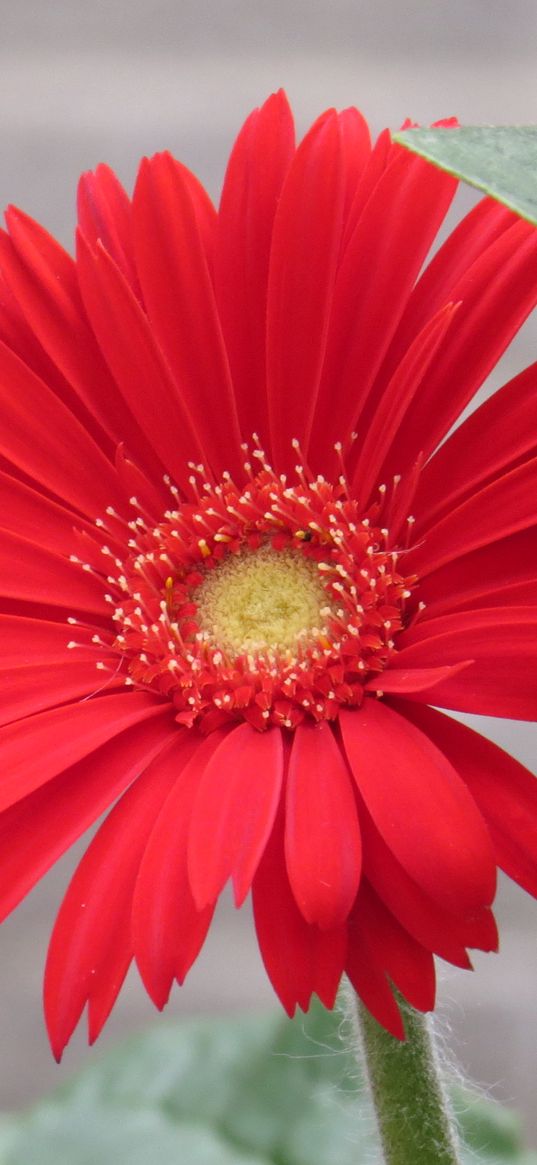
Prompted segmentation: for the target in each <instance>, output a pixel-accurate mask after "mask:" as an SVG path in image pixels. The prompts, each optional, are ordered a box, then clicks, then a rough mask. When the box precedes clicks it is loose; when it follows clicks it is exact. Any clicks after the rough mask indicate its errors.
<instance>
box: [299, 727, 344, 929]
mask: <svg viewBox="0 0 537 1165" xmlns="http://www.w3.org/2000/svg"><path fill="white" fill-rule="evenodd" d="M285 857H286V863H287V872H288V874H289V881H290V883H291V886H292V889H293V894H294V896H295V899H296V902H297V905H298V906H299V908H300V910H301V912H302V914H303V915H304V918H305V919H306V921H307V922H310V923H316V924H317V925H318V926H320V927H322V928H323V929H326V928H329V927H334V926H338V925H340V924H341V923H342V922H344V921H345V919H346V918H347V915H348V913H349V911H350V909H351V906H352V904H353V902H354V899H355V897H356V893H357V890H358V885H359V882H360V870H361V842H360V829H359V825H358V817H357V814H356V806H355V803H354V795H353V790H352V784H351V777H350V773H349V771H348V768H347V765H346V762H345V759H344V757H343V755H342V752H341V749H340V746H339V744H338V742H337V741H336V738H335V736H334V734H333V732H332V729H331V727H330V725H329V724H328V723H327V722H326V721H324V722H322V723H320V724H318V725H315V726H310V725H299V727H298V728H297V729H296V730H295V735H294V740H293V745H292V750H291V757H290V761H289V774H288V785H287V800H286V819H285Z"/></svg>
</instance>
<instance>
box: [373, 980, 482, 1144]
mask: <svg viewBox="0 0 537 1165" xmlns="http://www.w3.org/2000/svg"><path fill="white" fill-rule="evenodd" d="M353 1001H354V1008H355V1011H356V1016H357V1020H358V1025H359V1029H360V1034H361V1042H362V1046H363V1051H364V1056H365V1061H366V1067H367V1075H368V1078H369V1085H370V1089H371V1094H372V1098H373V1103H374V1106H375V1110H376V1116H377V1121H378V1126H379V1132H380V1138H381V1141H382V1147H383V1150H384V1157H385V1161H386V1165H459V1161H460V1158H459V1156H458V1153H457V1138H456V1132H455V1129H454V1121H453V1118H452V1117H451V1114H450V1112H449V1104H448V1101H447V1098H446V1095H445V1092H444V1089H443V1086H442V1082H441V1079H440V1073H439V1067H438V1062H437V1057H436V1052H435V1048H434V1044H433V1042H432V1033H431V1031H430V1027H429V1024H428V1021H427V1019H426V1017H425V1016H423V1015H421V1013H420V1012H417V1011H414V1009H413V1008H412V1007H409V1005H408V1004H406V1003H405V1002H404V1001H403V1000H401V999H400V998H399V999H398V1002H399V1004H400V1006H401V1012H402V1015H403V1021H404V1025H405V1031H406V1037H407V1038H406V1041H405V1042H404V1043H403V1042H401V1041H399V1040H396V1039H395V1038H394V1037H393V1036H391V1035H390V1034H389V1032H387V1031H385V1030H384V1028H383V1027H381V1026H380V1024H378V1023H377V1021H376V1020H375V1019H373V1017H372V1015H370V1014H369V1012H368V1011H367V1009H366V1008H365V1007H364V1005H363V1004H362V1003H361V1002H360V1001H359V1000H357V999H356V996H355V995H354V992H353Z"/></svg>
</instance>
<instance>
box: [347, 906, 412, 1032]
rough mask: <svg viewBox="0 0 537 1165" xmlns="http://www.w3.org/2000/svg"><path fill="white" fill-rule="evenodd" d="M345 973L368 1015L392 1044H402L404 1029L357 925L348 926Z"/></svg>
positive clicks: (384, 978) (397, 1008) (377, 965)
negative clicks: (389, 1035) (383, 1031)
mask: <svg viewBox="0 0 537 1165" xmlns="http://www.w3.org/2000/svg"><path fill="white" fill-rule="evenodd" d="M345 971H346V973H347V975H348V976H349V979H350V981H351V983H352V986H353V987H354V990H355V991H356V994H357V995H359V997H360V999H361V1000H362V1002H363V1003H365V1006H366V1007H367V1010H368V1011H369V1012H371V1015H372V1016H373V1017H374V1018H375V1019H376V1021H377V1023H380V1025H381V1027H384V1028H386V1031H388V1032H390V1034H391V1035H392V1036H394V1037H395V1039H396V1040H404V1038H405V1029H404V1027H403V1020H402V1018H401V1013H400V1011H399V1007H398V1006H397V1003H396V1001H395V999H394V997H393V994H392V990H391V988H390V986H389V983H388V980H387V978H386V975H385V972H384V971H383V969H382V964H381V963H379V962H378V961H377V959H376V958H375V956H374V954H373V951H372V950H371V947H370V946H369V943H368V940H367V935H366V934H365V933H364V931H363V929H362V928H361V927H360V925H359V923H358V922H356V921H355V922H354V925H353V926H352V927H351V926H350V925H349V950H348V954H347V961H346V963H345Z"/></svg>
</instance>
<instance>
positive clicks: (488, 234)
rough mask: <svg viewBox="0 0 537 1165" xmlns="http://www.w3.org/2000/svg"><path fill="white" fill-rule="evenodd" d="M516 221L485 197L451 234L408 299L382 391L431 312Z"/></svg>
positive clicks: (381, 381)
mask: <svg viewBox="0 0 537 1165" xmlns="http://www.w3.org/2000/svg"><path fill="white" fill-rule="evenodd" d="M517 221H518V219H517V216H516V215H514V214H513V212H512V211H510V210H507V208H506V207H505V206H501V205H500V204H499V203H498V202H496V201H495V200H494V199H492V198H482V199H481V201H480V202H478V204H477V206H474V207H473V208H472V210H471V211H470V212H469V214H467V215H465V217H464V218H463V219H462V220H461V222H459V223H458V225H457V226H456V227H455V230H453V231H452V232H451V233H450V234H449V235H448V237H447V239H446V240H445V242H443V243H442V245H441V246H440V247H439V248H438V250H437V251H436V253H435V255H433V257H432V259H431V260H430V262H429V263H428V264H427V266H426V268H425V270H424V271H423V274H421V275H420V278H419V279H418V282H417V283H416V286H415V287H414V289H413V291H412V294H411V296H410V298H409V300H408V304H407V307H406V309H405V312H404V315H403V318H402V320H401V323H400V324H399V327H398V328H397V331H396V333H395V336H394V339H393V342H392V344H391V345H390V348H389V351H388V355H387V357H386V360H385V362H384V365H383V368H382V372H381V375H380V377H379V384H378V390H379V391H380V392H381V391H383V385H384V384H387V382H388V380H389V378H390V377H391V376H393V373H394V371H395V369H396V368H397V367H398V365H399V363H400V361H401V359H402V357H403V356H404V354H405V352H406V351H407V348H408V347H409V345H410V344H411V343H412V341H413V339H414V336H417V335H418V333H419V332H420V331H421V330H422V328H423V327H424V326H425V324H426V323H427V321H428V320H429V319H430V318H431V316H432V315H434V314H435V313H436V312H437V311H439V310H440V308H442V307H444V305H445V304H446V303H448V302H449V300H453V298H454V295H453V292H454V288H455V287H457V286H458V285H459V283H460V280H461V279H462V277H463V276H464V275H465V274H466V272H467V271H468V270H469V268H470V267H472V265H473V264H474V263H475V262H476V260H478V259H479V258H480V257H481V256H482V255H483V254H484V253H485V251H486V250H487V248H488V247H490V245H491V244H492V243H494V242H495V240H496V239H498V238H500V237H501V236H502V235H503V234H504V233H505V232H506V231H507V230H509V228H510V227H512V226H513V224H514V223H516V222H517Z"/></svg>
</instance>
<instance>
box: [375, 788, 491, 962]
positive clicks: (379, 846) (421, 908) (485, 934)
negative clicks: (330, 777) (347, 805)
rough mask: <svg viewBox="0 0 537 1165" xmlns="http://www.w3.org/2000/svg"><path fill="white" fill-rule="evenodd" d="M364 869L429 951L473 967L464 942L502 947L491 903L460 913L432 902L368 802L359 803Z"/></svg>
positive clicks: (392, 909)
mask: <svg viewBox="0 0 537 1165" xmlns="http://www.w3.org/2000/svg"><path fill="white" fill-rule="evenodd" d="M360 821H361V824H362V829H363V841H364V870H366V872H367V878H368V881H369V882H370V883H371V884H372V886H373V887H374V888H375V890H376V892H377V894H378V895H379V897H380V898H381V899H382V901H383V902H384V903H385V904H386V906H387V907H388V909H389V910H390V912H391V913H392V914H393V915H394V917H395V918H397V919H398V920H399V922H400V923H401V925H402V926H403V927H404V928H405V930H407V931H408V933H409V934H411V935H413V937H414V938H415V939H417V941H418V942H419V943H420V944H421V945H422V946H424V947H425V948H426V949H427V950H430V951H433V952H434V953H435V954H437V955H440V956H441V957H442V958H443V959H446V960H447V962H449V963H454V964H455V966H457V967H470V966H471V963H470V960H469V959H468V956H467V954H466V951H465V949H464V948H465V947H477V948H478V949H479V950H486V951H489V950H497V949H498V935H497V932H496V927H495V923H494V918H493V916H492V914H491V912H490V910H488V909H487V908H486V907H482V908H481V909H480V910H478V911H473V912H471V913H469V914H462V915H455V914H452V913H449V912H448V911H447V910H444V909H443V908H442V907H441V906H439V905H438V903H437V902H433V899H432V898H429V897H428V896H427V895H426V894H424V892H423V890H422V889H420V887H419V886H418V885H417V883H416V882H414V881H413V880H412V879H411V878H410V877H409V876H408V874H407V873H406V871H405V870H404V869H403V867H402V866H401V865H400V863H399V862H398V861H397V860H396V858H395V857H394V855H393V853H392V852H391V850H390V849H389V848H388V846H387V845H386V843H385V842H384V841H383V840H382V837H381V835H380V833H379V832H378V830H377V828H376V827H375V825H374V823H373V821H372V819H371V817H370V815H369V813H368V812H367V809H366V807H365V805H363V804H361V805H360Z"/></svg>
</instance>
